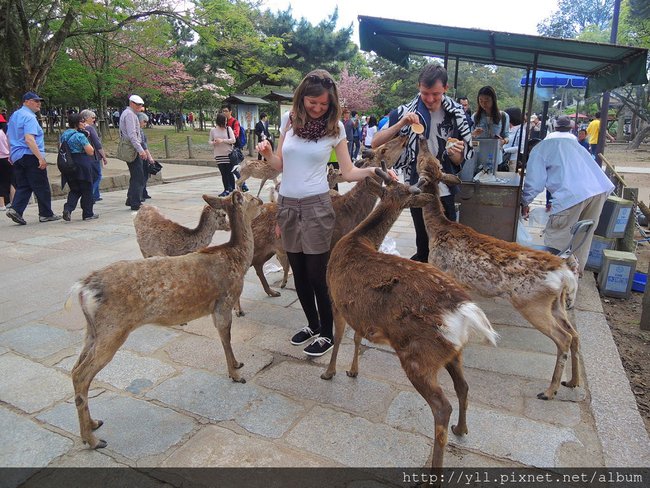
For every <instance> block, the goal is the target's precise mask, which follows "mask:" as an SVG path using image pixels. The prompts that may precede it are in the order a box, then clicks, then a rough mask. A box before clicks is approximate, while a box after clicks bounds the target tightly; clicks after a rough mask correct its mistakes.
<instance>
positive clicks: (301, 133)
mask: <svg viewBox="0 0 650 488" xmlns="http://www.w3.org/2000/svg"><path fill="white" fill-rule="evenodd" d="M340 119H341V106H340V104H339V95H338V90H337V88H336V83H335V82H334V80H333V79H332V76H331V75H330V74H329V73H328V72H327V71H325V70H314V71H312V72H310V73H309V74H308V75H307V76H305V78H303V80H302V81H301V83H300V85H299V86H298V88H297V89H296V92H295V95H294V102H293V109H292V112H291V114H285V115H284V116H283V117H282V121H281V124H280V141H279V143H278V147H277V150H276V152H275V153H273V150H272V148H271V145H270V144H269V141H268V140H267V141H262V142H260V143H259V144H258V145H257V150H258V151H259V152H260V153H261V154H262V155H263V156H264V157H265V158H266V160H267V161H268V162H269V164H270V165H271V166H272V167H273V168H275V169H276V170H279V171H282V185H281V186H280V195H279V197H278V206H279V209H278V226H279V230H280V233H281V235H282V244H283V246H284V249H285V251H286V252H287V256H288V257H289V263H290V264H291V269H292V271H293V276H294V281H295V284H296V292H297V294H298V298H299V299H300V304H301V306H302V309H303V311H304V312H305V316H306V317H307V326H305V327H303V328H302V329H300V330H299V331H298V332H297V333H296V334H295V335H294V336H293V337H292V338H291V343H292V344H294V345H300V344H304V343H306V342H310V341H311V344H310V345H309V346H307V347H306V348H305V354H307V355H309V356H322V355H323V354H325V353H326V352H327V351H329V350H330V349H331V348H332V346H333V337H334V334H333V330H332V329H333V327H332V325H333V317H332V305H331V303H330V299H329V292H328V289H327V281H326V270H327V261H328V259H329V251H330V243H331V240H332V233H333V230H334V221H335V219H336V215H335V213H334V209H333V207H332V200H331V198H330V195H329V187H328V185H327V162H328V160H329V159H330V154H331V152H332V149H334V150H335V152H336V156H337V159H338V162H339V165H340V169H341V173H342V175H343V178H344V179H345V180H346V181H359V180H362V179H363V178H365V177H367V176H371V175H374V169H373V168H356V167H354V165H353V164H352V160H351V159H350V153H349V152H348V145H347V140H346V137H345V129H344V127H343V124H342V122H340Z"/></svg>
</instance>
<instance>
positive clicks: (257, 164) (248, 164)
mask: <svg viewBox="0 0 650 488" xmlns="http://www.w3.org/2000/svg"><path fill="white" fill-rule="evenodd" d="M235 171H239V172H240V173H239V174H240V176H239V178H238V179H237V181H236V182H235V184H236V185H237V188H239V189H241V187H242V185H243V184H244V183H246V180H247V179H248V178H259V179H261V180H262V182H261V183H260V189H259V190H257V196H258V197H259V196H260V192H261V191H262V188H264V183H266V182H267V181H268V180H273V184H275V185H276V186H277V184H278V176H279V175H280V172H279V171H278V170H275V169H273V168H271V165H270V164H269V163H267V162H266V161H265V160H263V159H262V160H257V159H247V160H245V164H244V165H243V166H242V165H240V164H238V165H237V166H235V168H234V169H233V173H234V172H235Z"/></svg>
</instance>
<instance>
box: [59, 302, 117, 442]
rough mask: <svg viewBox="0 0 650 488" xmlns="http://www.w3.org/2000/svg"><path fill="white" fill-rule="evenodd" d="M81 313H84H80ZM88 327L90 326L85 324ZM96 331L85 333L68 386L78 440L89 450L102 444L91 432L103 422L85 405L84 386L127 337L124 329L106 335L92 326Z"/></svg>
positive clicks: (85, 394) (86, 402)
mask: <svg viewBox="0 0 650 488" xmlns="http://www.w3.org/2000/svg"><path fill="white" fill-rule="evenodd" d="M84 313H85V312H84ZM89 327H90V325H89ZM92 327H93V329H94V330H95V331H97V332H96V334H97V335H96V336H95V337H92V338H91V337H89V334H88V332H86V341H85V345H84V348H83V350H82V351H81V354H80V355H79V359H78V360H77V363H76V364H75V365H74V367H73V368H72V372H71V377H72V386H73V388H74V403H75V406H76V407H77V415H78V417H79V430H80V433H81V439H82V440H83V441H84V442H85V443H86V444H88V445H89V446H90V447H91V448H93V449H101V448H103V447H106V445H107V443H106V441H105V440H103V439H98V438H97V437H95V435H94V434H93V433H92V431H93V430H96V429H98V428H99V427H101V426H102V424H103V423H104V422H103V421H101V420H93V418H92V417H91V416H90V410H89V408H88V389H89V388H90V383H91V382H92V380H93V379H94V378H95V376H96V375H97V373H99V372H100V371H101V370H102V368H104V366H106V365H107V364H108V363H109V362H110V360H111V359H113V356H115V353H116V352H117V350H118V349H119V348H120V346H121V345H122V344H123V343H124V341H125V340H126V338H127V337H128V335H129V333H128V331H127V330H128V329H127V330H120V331H118V333H113V334H111V335H110V336H105V335H103V333H104V331H105V330H107V329H105V328H98V327H97V326H96V325H93V326H92Z"/></svg>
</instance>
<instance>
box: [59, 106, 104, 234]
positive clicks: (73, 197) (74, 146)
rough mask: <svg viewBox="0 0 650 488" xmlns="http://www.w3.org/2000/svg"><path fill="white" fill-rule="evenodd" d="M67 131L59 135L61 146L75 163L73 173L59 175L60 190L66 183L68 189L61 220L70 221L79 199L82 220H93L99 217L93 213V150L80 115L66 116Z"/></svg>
mask: <svg viewBox="0 0 650 488" xmlns="http://www.w3.org/2000/svg"><path fill="white" fill-rule="evenodd" d="M68 127H69V128H68V130H66V131H65V132H64V133H63V134H61V144H63V143H66V144H67V145H68V147H69V148H70V152H71V153H72V160H73V161H74V162H75V163H76V169H75V170H74V171H73V172H62V173H61V188H63V187H64V186H65V185H66V183H67V184H68V186H69V187H70V191H69V192H68V200H67V201H66V203H65V204H64V205H63V220H66V221H68V222H69V221H70V216H71V214H72V212H73V211H74V209H75V208H77V203H78V202H79V199H81V210H82V214H81V216H82V218H83V220H93V219H96V218H97V217H99V215H97V214H96V213H94V212H93V205H94V203H95V201H94V199H93V174H94V172H93V163H94V155H95V149H94V148H93V146H92V145H91V144H90V140H89V134H88V132H87V131H86V130H85V127H86V123H85V122H84V120H83V119H82V117H81V115H80V114H70V115H69V116H68Z"/></svg>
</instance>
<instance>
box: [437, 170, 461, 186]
mask: <svg viewBox="0 0 650 488" xmlns="http://www.w3.org/2000/svg"><path fill="white" fill-rule="evenodd" d="M441 181H442V182H443V183H446V184H447V185H460V183H461V181H460V178H459V177H458V176H456V175H450V174H448V173H442V179H441Z"/></svg>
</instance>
